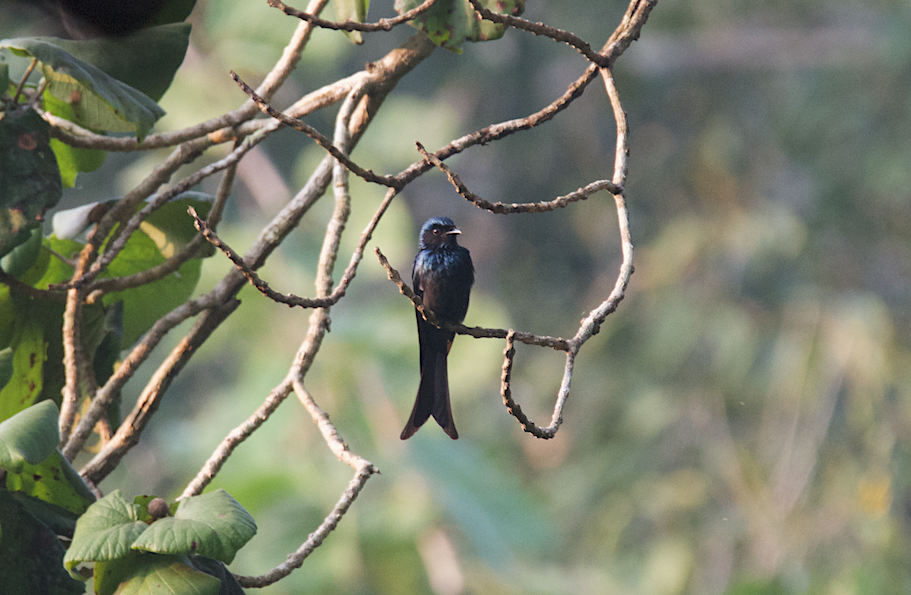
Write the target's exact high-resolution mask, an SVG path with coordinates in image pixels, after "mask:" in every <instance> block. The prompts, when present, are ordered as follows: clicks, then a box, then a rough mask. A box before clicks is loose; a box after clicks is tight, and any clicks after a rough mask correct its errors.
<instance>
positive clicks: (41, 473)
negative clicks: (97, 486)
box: [6, 401, 95, 515]
mask: <svg viewBox="0 0 911 595" xmlns="http://www.w3.org/2000/svg"><path fill="white" fill-rule="evenodd" d="M45 402H47V401H45ZM6 489H8V490H9V491H11V492H22V493H23V494H26V495H28V496H32V497H34V498H38V499H39V500H43V501H45V502H48V503H50V504H53V505H55V506H59V507H61V508H63V509H66V510H68V511H70V512H73V513H75V514H77V515H79V514H82V513H84V512H85V511H86V509H87V508H88V507H89V505H90V504H92V502H94V501H95V495H94V494H92V492H91V491H89V489H88V488H87V487H86V485H85V482H83V481H82V478H81V477H80V476H79V473H78V472H77V471H76V470H75V469H73V466H72V465H70V462H69V461H67V460H66V457H64V456H63V455H62V454H61V453H60V451H59V450H55V451H54V452H53V454H51V456H50V457H48V458H47V459H46V460H45V461H43V462H41V463H38V464H37V465H31V464H29V463H26V464H24V465H23V466H22V470H21V472H19V473H10V474H9V475H7V477H6Z"/></svg>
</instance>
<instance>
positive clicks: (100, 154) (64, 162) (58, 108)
mask: <svg viewBox="0 0 911 595" xmlns="http://www.w3.org/2000/svg"><path fill="white" fill-rule="evenodd" d="M44 109H46V110H47V111H49V112H51V113H52V114H54V115H55V116H59V117H61V118H63V119H64V120H69V121H70V122H76V121H78V116H77V115H76V112H75V111H74V110H73V106H72V105H71V104H70V103H68V102H66V101H63V100H62V99H57V98H56V97H54V96H53V95H51V94H50V93H45V94H44ZM51 150H53V151H54V155H56V156H57V165H58V167H59V168H60V179H61V181H62V182H63V185H64V187H66V188H72V187H73V186H74V185H75V183H76V174H78V173H79V172H89V171H95V170H96V169H98V168H99V167H101V165H102V164H103V163H104V160H105V158H106V157H107V155H108V153H107V151H101V150H99V149H82V148H79V147H71V146H70V145H68V144H66V143H64V142H62V141H59V140H57V139H56V138H52V139H51Z"/></svg>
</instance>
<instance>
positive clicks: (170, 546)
mask: <svg viewBox="0 0 911 595" xmlns="http://www.w3.org/2000/svg"><path fill="white" fill-rule="evenodd" d="M255 534H256V522H255V521H254V520H253V517H252V516H250V513H249V512H247V511H246V509H245V508H244V507H243V506H241V505H240V504H239V503H238V502H237V500H235V499H234V498H232V497H231V495H230V494H228V493H227V492H226V491H224V490H215V491H214V492H210V493H208V494H203V495H201V496H196V497H195V498H187V499H185V500H181V501H180V505H179V506H178V507H177V512H175V513H174V516H173V517H165V518H163V519H159V520H158V521H155V522H154V523H152V525H151V526H150V527H149V528H148V530H146V531H145V532H144V533H143V534H142V535H141V536H140V537H139V538H138V539H137V540H136V541H135V542H134V543H133V548H134V549H138V550H143V551H147V552H155V553H159V554H199V555H202V556H207V557H209V558H214V559H216V560H220V561H222V562H224V563H226V564H230V563H231V561H232V560H233V559H234V556H235V555H236V554H237V551H238V550H239V549H240V548H241V547H243V546H244V544H246V543H247V542H248V541H250V539H252V538H253V536H254V535H255Z"/></svg>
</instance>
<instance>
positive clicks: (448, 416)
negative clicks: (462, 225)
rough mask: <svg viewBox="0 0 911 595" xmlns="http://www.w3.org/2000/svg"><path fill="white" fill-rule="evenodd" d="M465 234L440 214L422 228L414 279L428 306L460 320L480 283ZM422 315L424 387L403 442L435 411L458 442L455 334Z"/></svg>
mask: <svg viewBox="0 0 911 595" xmlns="http://www.w3.org/2000/svg"><path fill="white" fill-rule="evenodd" d="M460 233H462V232H461V230H459V228H458V227H456V226H455V223H453V222H452V219H450V218H448V217H434V218H432V219H428V220H427V222H426V223H425V224H424V227H422V228H421V237H420V246H421V251H420V252H418V255H417V256H416V257H415V258H414V268H413V269H412V271H411V279H412V282H413V283H414V292H415V293H416V294H417V295H418V296H420V297H421V299H423V300H424V307H425V308H428V309H430V310H431V311H433V313H434V314H436V315H437V317H438V318H439V319H441V320H444V321H446V322H451V323H454V324H458V323H460V322H462V320H464V319H465V313H466V312H468V296H469V294H470V293H471V286H472V284H473V283H474V266H473V265H472V264H471V255H469V253H468V250H466V249H465V248H463V247H462V246H459V244H458V242H457V241H456V238H457V237H458V235H459V234H460ZM415 314H417V319H418V341H419V342H420V345H421V385H420V387H419V388H418V396H417V399H416V400H415V402H414V409H412V410H411V417H410V418H409V419H408V423H407V424H406V425H405V429H404V430H402V440H406V439H408V438H410V437H411V436H412V435H413V434H414V433H415V432H417V431H418V428H420V427H421V426H422V425H423V424H424V422H425V421H427V419H428V418H429V417H430V416H431V415H432V416H433V419H435V420H437V423H438V424H440V427H441V428H443V431H444V432H446V433H447V434H448V435H449V437H450V438H452V439H453V440H455V439H456V438H458V437H459V433H458V432H457V431H456V427H455V423H454V422H453V421H452V409H451V408H450V406H449V378H448V374H447V369H446V356H447V355H448V354H449V349H450V347H452V340H453V339H454V338H455V333H453V332H452V331H447V330H443V329H440V328H437V327H435V326H433V325H432V324H430V323H429V322H427V321H426V320H424V318H423V317H422V316H421V313H420V312H418V311H417V310H415Z"/></svg>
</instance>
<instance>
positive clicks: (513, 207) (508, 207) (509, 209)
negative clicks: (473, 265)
mask: <svg viewBox="0 0 911 595" xmlns="http://www.w3.org/2000/svg"><path fill="white" fill-rule="evenodd" d="M415 145H417V148H418V152H420V153H421V155H423V156H424V159H427V160H429V161H430V162H431V163H432V164H433V165H435V166H436V167H437V168H439V169H440V171H442V172H443V173H444V174H446V177H447V178H449V181H450V182H451V183H452V185H453V186H455V189H456V191H457V192H458V193H459V194H461V195H462V197H464V198H465V200H467V201H469V202H471V203H473V204H474V205H475V206H476V207H478V208H479V209H485V210H488V211H490V212H491V213H496V214H498V215H511V214H514V213H546V212H548V211H554V210H556V209H561V208H563V207H566V206H569V205H570V204H572V203H574V202H577V201H580V200H585V199H586V198H588V197H589V196H591V195H592V194H594V193H595V192H598V191H599V190H607V191H608V192H610V193H611V194H619V193H621V192H623V189H622V188H620V187H619V186H617V185H616V184H614V183H613V182H611V181H610V180H598V181H596V182H592V183H591V184H588V185H587V186H584V187H583V188H579V189H578V190H576V191H575V192H570V193H569V194H566V195H564V196H558V197H557V198H555V199H553V200H548V201H540V202H521V203H516V202H513V203H503V202H490V201H487V200H484V199H483V198H481V197H480V196H478V195H476V194H474V193H473V192H471V191H470V190H469V189H468V187H467V186H465V184H464V183H463V182H462V180H461V179H459V176H458V175H457V174H456V173H455V172H454V171H452V170H451V169H450V168H449V166H448V165H446V164H445V163H443V162H442V161H440V160H439V158H437V157H436V156H435V155H432V154H430V153H428V152H427V150H426V149H425V148H424V145H422V144H421V143H419V142H416V143H415Z"/></svg>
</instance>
